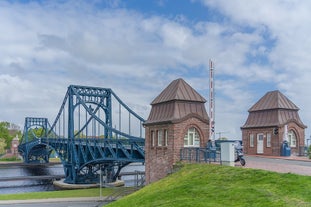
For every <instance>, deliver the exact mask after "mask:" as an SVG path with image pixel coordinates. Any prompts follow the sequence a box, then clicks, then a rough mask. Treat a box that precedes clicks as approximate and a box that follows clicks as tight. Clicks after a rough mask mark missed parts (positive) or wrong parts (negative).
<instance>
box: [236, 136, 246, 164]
mask: <svg viewBox="0 0 311 207" xmlns="http://www.w3.org/2000/svg"><path fill="white" fill-rule="evenodd" d="M234 148H235V153H236V159H235V161H234V162H239V161H240V163H241V165H242V166H244V165H245V164H246V161H245V159H244V153H243V146H242V145H241V144H240V142H239V141H236V142H235V143H234Z"/></svg>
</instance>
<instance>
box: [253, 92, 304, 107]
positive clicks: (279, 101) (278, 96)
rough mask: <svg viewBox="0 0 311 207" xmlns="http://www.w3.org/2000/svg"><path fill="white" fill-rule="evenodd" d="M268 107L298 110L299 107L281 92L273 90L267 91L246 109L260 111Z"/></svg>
mask: <svg viewBox="0 0 311 207" xmlns="http://www.w3.org/2000/svg"><path fill="white" fill-rule="evenodd" d="M269 109H290V110H297V111H298V110H299V108H298V107H297V106H296V105H295V104H294V103H293V102H292V101H291V100H289V99H288V98H287V97H286V96H285V95H284V94H283V93H281V92H280V91H279V90H274V91H269V92H267V93H266V94H265V95H264V96H263V97H261V98H260V99H259V101H257V102H256V103H255V104H254V105H253V106H252V107H251V108H250V109H249V110H248V111H249V112H251V111H262V110H269Z"/></svg>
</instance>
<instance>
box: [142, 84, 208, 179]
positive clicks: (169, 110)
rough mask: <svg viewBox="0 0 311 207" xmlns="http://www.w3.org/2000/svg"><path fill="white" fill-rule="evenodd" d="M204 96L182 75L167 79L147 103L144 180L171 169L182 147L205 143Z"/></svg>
mask: <svg viewBox="0 0 311 207" xmlns="http://www.w3.org/2000/svg"><path fill="white" fill-rule="evenodd" d="M205 102H206V100H205V99H204V98H203V97H202V96H201V95H200V94H198V93H197V92H196V91H195V90H194V89H193V88H192V87H191V86H190V85H188V84H187V83H186V82H185V81H184V80H183V79H177V80H174V81H173V82H171V83H170V84H169V85H168V86H167V87H166V88H165V89H164V90H163V91H162V92H161V94H160V95H158V96H157V97H156V98H155V99H154V100H153V101H152V103H151V105H152V108H151V112H150V114H149V117H148V120H147V121H146V122H145V123H144V126H145V128H146V130H145V133H146V136H145V137H146V139H145V160H146V167H145V173H146V183H147V184H149V183H151V182H154V181H157V180H159V179H161V178H163V177H165V176H166V175H167V174H168V173H170V172H172V170H173V166H174V164H176V162H178V161H180V150H181V149H182V148H184V147H203V146H206V143H207V141H208V136H209V127H208V126H209V125H208V123H209V118H208V115H207V113H206V110H205V106H204V103H205Z"/></svg>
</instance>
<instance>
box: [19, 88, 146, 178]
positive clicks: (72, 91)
mask: <svg viewBox="0 0 311 207" xmlns="http://www.w3.org/2000/svg"><path fill="white" fill-rule="evenodd" d="M112 97H114V98H115V99H116V100H117V102H118V103H119V105H120V106H123V107H124V108H125V109H126V110H127V112H129V114H131V115H133V116H134V117H135V118H136V119H137V120H139V121H140V123H141V126H142V123H143V122H144V119H143V118H141V117H140V116H138V115H137V114H136V113H135V112H134V111H132V110H131V109H130V108H129V107H128V106H127V105H126V104H124V103H123V102H122V101H121V99H120V98H119V97H118V96H117V95H116V94H114V93H113V91H112V90H111V89H109V88H108V89H107V88H97V87H87V86H75V85H71V86H69V87H68V90H67V93H66V95H65V98H64V100H63V103H62V105H61V108H60V110H59V112H58V114H57V116H56V119H55V121H54V122H53V124H52V126H51V125H50V124H49V122H48V120H47V119H46V118H30V117H27V118H26V119H25V127H24V136H23V141H22V143H21V145H20V146H19V151H20V153H21V154H22V155H23V157H24V161H25V162H37V161H38V160H39V161H40V162H43V161H45V162H48V156H49V154H50V153H51V150H52V149H54V150H55V151H56V152H57V154H58V155H59V157H60V158H61V160H62V163H63V166H64V171H65V176H66V179H65V182H67V183H93V182H97V181H98V179H99V173H98V171H103V172H104V174H105V175H106V178H107V181H115V179H116V178H117V176H118V175H119V172H120V170H121V169H122V168H123V167H124V166H126V165H128V164H129V163H132V162H142V163H144V161H145V160H144V158H145V151H144V143H145V140H144V139H143V138H137V137H135V136H132V135H131V134H130V132H129V133H125V132H122V131H120V130H117V129H116V128H113V127H112ZM91 105H92V106H93V107H91ZM80 106H81V108H83V109H84V110H85V112H86V113H87V117H88V118H87V120H86V122H85V123H83V124H82V127H81V128H80V126H79V128H78V129H75V117H74V116H75V110H77V109H79V110H80ZM66 107H67V108H66ZM100 111H104V113H105V116H104V118H103V119H101V118H100V116H98V115H97V112H100ZM65 115H66V121H65ZM79 116H80V114H79V115H78V117H79ZM92 121H96V122H97V123H98V125H100V126H101V127H102V128H103V129H104V132H103V137H101V136H94V137H93V138H92V136H89V135H87V134H86V135H85V136H84V137H86V138H80V135H81V134H82V135H83V130H85V129H86V130H87V128H88V125H90V124H91V122H92ZM60 123H62V125H63V126H66V130H65V131H67V133H66V134H65V133H63V134H60V130H59V129H60V128H61V127H60ZM77 123H79V125H80V121H79V122H77ZM35 126H38V127H41V128H42V129H43V130H42V131H43V134H41V135H40V136H32V137H31V138H30V137H29V131H30V129H31V128H32V127H35ZM57 127H59V128H58V130H57ZM113 133H114V134H115V135H116V136H113ZM140 134H141V135H142V133H140ZM121 137H122V138H121Z"/></svg>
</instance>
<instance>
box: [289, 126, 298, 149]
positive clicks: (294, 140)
mask: <svg viewBox="0 0 311 207" xmlns="http://www.w3.org/2000/svg"><path fill="white" fill-rule="evenodd" d="M287 139H288V140H287V141H288V145H289V146H290V147H296V146H297V138H296V134H295V132H294V131H293V130H290V131H289V132H288V135H287Z"/></svg>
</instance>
